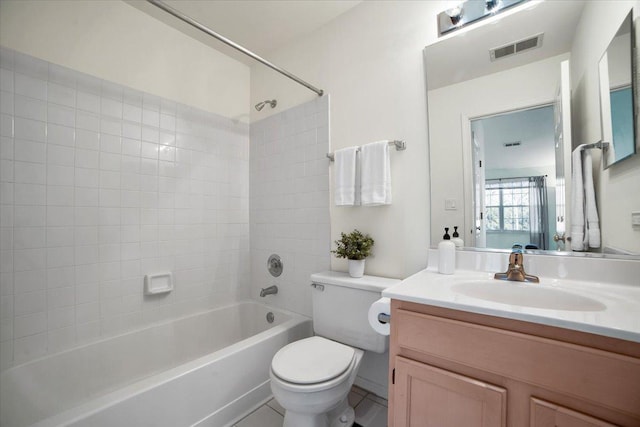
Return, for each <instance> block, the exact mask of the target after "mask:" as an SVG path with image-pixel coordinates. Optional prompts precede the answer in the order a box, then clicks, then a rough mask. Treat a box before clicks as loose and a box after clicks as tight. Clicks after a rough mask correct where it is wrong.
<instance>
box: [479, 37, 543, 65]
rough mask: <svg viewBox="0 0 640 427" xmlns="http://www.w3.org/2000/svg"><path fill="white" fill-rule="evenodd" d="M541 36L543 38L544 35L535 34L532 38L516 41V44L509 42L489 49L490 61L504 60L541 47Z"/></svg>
mask: <svg viewBox="0 0 640 427" xmlns="http://www.w3.org/2000/svg"><path fill="white" fill-rule="evenodd" d="M543 36H544V33H540V34H536V35H535V36H533V37H528V38H526V39H523V40H518V41H516V42H511V43H509V44H506V45H504V46H500V47H496V48H494V49H490V50H489V56H490V57H491V61H495V60H496V59H501V58H505V57H507V56H511V55H515V54H517V53H522V52H524V51H527V50H530V49H535V48H537V47H540V46H542V38H543Z"/></svg>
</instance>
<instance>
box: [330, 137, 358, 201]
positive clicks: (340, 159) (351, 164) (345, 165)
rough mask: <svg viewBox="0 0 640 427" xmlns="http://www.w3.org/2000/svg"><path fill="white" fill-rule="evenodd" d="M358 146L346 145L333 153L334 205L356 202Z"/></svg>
mask: <svg viewBox="0 0 640 427" xmlns="http://www.w3.org/2000/svg"><path fill="white" fill-rule="evenodd" d="M357 151H358V147H347V148H342V149H340V150H336V152H335V153H334V166H333V178H334V193H333V195H334V197H333V198H334V202H335V204H336V206H354V205H356V204H357V197H356V190H357V188H356V187H357V185H356V184H357V183H356V176H357V174H356V153H357Z"/></svg>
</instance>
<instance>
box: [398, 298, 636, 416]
mask: <svg viewBox="0 0 640 427" xmlns="http://www.w3.org/2000/svg"><path fill="white" fill-rule="evenodd" d="M391 318H392V322H391V346H390V352H389V363H390V370H389V371H390V381H389V423H388V425H389V427H432V426H433V427H475V426H478V427H493V426H496V427H498V426H501V427H505V426H509V427H526V426H531V427H595V426H598V427H604V426H629V427H631V426H637V427H640V344H639V343H635V342H630V341H624V340H619V339H614V338H609V337H604V336H600V335H594V334H588V333H583V332H577V331H570V330H567V329H562V328H556V327H551V326H546V325H539V324H535V323H529V322H521V321H517V320H510V319H503V318H499V317H493V316H486V315H480V314H474V313H468V312H463V311H457V310H449V309H444V308H440V307H433V306H428V305H422V304H415V303H409V302H404V301H397V300H392V304H391Z"/></svg>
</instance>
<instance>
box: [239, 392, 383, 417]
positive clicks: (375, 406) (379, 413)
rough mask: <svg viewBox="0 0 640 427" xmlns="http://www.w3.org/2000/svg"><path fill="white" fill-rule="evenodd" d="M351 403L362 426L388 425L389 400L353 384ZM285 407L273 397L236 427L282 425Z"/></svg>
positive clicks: (350, 394)
mask: <svg viewBox="0 0 640 427" xmlns="http://www.w3.org/2000/svg"><path fill="white" fill-rule="evenodd" d="M349 404H350V405H351V406H353V407H354V408H355V410H356V424H359V425H361V426H362V427H386V426H387V400H386V399H383V398H381V397H378V396H376V395H375V394H373V393H369V392H368V391H366V390H364V389H361V388H360V387H357V386H353V388H352V389H351V392H350V393H349ZM283 420H284V409H283V408H282V406H280V405H279V404H278V402H276V400H275V399H271V400H270V401H268V402H267V403H266V404H264V405H262V406H261V407H259V408H258V409H256V410H255V411H253V412H252V413H250V414H249V415H247V416H246V417H245V418H243V419H242V420H240V421H239V422H238V423H237V424H236V425H235V426H234V427H282V422H283Z"/></svg>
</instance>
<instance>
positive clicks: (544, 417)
mask: <svg viewBox="0 0 640 427" xmlns="http://www.w3.org/2000/svg"><path fill="white" fill-rule="evenodd" d="M531 427H615V425H614V424H610V423H608V422H605V421H602V420H599V419H597V418H593V417H590V416H588V415H585V414H581V413H579V412H576V411H572V410H571V409H568V408H564V407H562V406H558V405H556V404H554V403H551V402H545V401H544V400H540V399H536V398H535V397H532V398H531Z"/></svg>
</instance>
